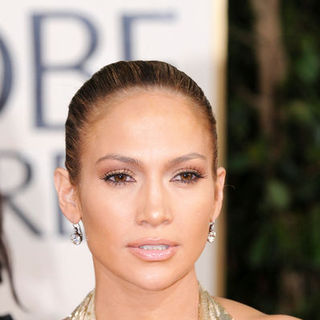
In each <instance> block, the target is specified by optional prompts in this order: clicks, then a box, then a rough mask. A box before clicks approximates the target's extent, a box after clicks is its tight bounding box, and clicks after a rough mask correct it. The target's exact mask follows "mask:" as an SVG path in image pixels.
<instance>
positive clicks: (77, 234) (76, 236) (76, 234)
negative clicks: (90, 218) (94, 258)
mask: <svg viewBox="0 0 320 320" xmlns="http://www.w3.org/2000/svg"><path fill="white" fill-rule="evenodd" d="M73 229H74V230H73V232H72V233H71V236H70V240H71V241H72V243H73V244H75V245H76V246H78V245H79V244H80V243H81V242H82V238H83V235H82V230H81V227H80V224H79V223H76V224H73Z"/></svg>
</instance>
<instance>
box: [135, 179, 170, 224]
mask: <svg viewBox="0 0 320 320" xmlns="http://www.w3.org/2000/svg"><path fill="white" fill-rule="evenodd" d="M139 197H140V206H139V208H138V210H137V214H136V222H137V224H139V225H150V226H152V227H157V226H159V225H162V224H170V223H171V221H172V220H173V215H172V212H171V208H170V204H169V195H168V190H166V188H165V186H164V185H163V184H162V183H161V181H159V179H158V181H156V179H153V180H152V181H149V182H146V183H145V184H144V185H143V186H142V188H141V193H140V195H139Z"/></svg>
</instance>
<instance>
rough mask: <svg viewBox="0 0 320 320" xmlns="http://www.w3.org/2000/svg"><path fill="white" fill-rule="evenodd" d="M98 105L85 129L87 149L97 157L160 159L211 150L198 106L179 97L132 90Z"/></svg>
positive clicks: (166, 92)
mask: <svg viewBox="0 0 320 320" xmlns="http://www.w3.org/2000/svg"><path fill="white" fill-rule="evenodd" d="M99 104H100V106H99V108H100V110H101V111H100V112H99V116H98V117H96V119H95V121H93V122H92V123H91V125H90V126H89V127H88V128H87V130H86V131H87V132H86V133H87V134H86V142H87V143H86V145H87V147H88V148H86V149H88V151H90V149H91V151H92V152H93V153H95V154H97V155H96V156H98V153H99V155H100V154H101V152H102V153H103V152H116V153H123V152H126V153H130V154H131V155H132V156H139V155H141V156H142V155H144V156H147V155H148V156H149V157H151V155H153V156H158V157H163V156H164V155H165V154H166V155H167V156H170V155H172V156H173V155H174V154H175V155H179V153H183V152H185V153H188V152H202V153H203V152H204V151H206V152H207V153H208V150H212V149H211V147H210V143H211V135H210V134H209V129H208V125H207V123H206V121H205V120H204V118H203V114H202V112H199V111H198V110H197V109H196V108H200V106H195V105H194V103H193V101H191V99H189V98H187V97H184V96H182V95H180V94H177V93H175V92H170V91H167V90H155V89H152V90H134V91H132V92H129V93H126V94H123V95H119V96H116V97H113V98H112V99H110V100H107V99H106V100H105V101H100V102H99ZM93 145H94V148H92V147H93ZM90 147H91V148H90ZM210 152H211V151H210Z"/></svg>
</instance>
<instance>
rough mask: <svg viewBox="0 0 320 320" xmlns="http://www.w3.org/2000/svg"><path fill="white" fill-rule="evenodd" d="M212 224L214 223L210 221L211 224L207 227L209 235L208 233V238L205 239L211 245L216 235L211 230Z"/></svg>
mask: <svg viewBox="0 0 320 320" xmlns="http://www.w3.org/2000/svg"><path fill="white" fill-rule="evenodd" d="M214 224H215V222H214V221H212V222H210V225H209V233H208V238H207V241H208V242H209V243H212V242H213V241H214V239H215V238H216V236H217V233H216V232H215V231H214V230H213V229H214Z"/></svg>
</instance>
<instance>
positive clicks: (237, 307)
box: [214, 297, 301, 320]
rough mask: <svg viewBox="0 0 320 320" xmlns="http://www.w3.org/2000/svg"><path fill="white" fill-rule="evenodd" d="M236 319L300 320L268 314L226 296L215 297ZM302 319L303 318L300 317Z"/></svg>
mask: <svg viewBox="0 0 320 320" xmlns="http://www.w3.org/2000/svg"><path fill="white" fill-rule="evenodd" d="M214 300H215V301H217V302H218V303H219V304H221V305H222V306H223V307H224V308H225V309H226V311H227V312H228V313H230V315H232V316H233V318H234V319H235V320H299V319H298V318H295V317H291V316H286V315H282V314H281V315H280V314H279V315H267V314H265V313H262V312H260V311H258V310H256V309H254V308H252V307H249V306H247V305H245V304H242V303H240V302H236V301H233V300H230V299H226V298H220V297H214ZM300 320H301V319H300Z"/></svg>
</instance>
